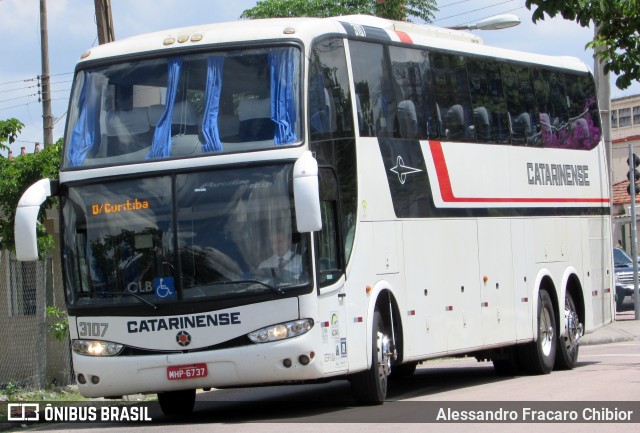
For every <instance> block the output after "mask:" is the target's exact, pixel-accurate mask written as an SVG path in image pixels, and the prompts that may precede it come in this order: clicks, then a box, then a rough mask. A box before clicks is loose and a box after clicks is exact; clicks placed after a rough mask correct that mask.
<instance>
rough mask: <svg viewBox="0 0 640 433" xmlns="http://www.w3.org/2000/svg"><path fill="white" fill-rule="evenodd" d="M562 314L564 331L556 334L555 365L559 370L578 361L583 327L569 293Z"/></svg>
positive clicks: (570, 367)
mask: <svg viewBox="0 0 640 433" xmlns="http://www.w3.org/2000/svg"><path fill="white" fill-rule="evenodd" d="M564 315H565V319H564V333H562V334H561V335H558V350H557V352H556V367H557V368H559V369H561V370H571V369H572V368H573V367H575V366H576V364H577V363H578V350H579V349H580V338H581V337H582V334H583V333H584V327H583V326H582V323H580V318H579V317H578V312H577V310H576V304H575V303H574V302H573V298H572V297H571V294H569V293H567V296H566V297H565V301H564Z"/></svg>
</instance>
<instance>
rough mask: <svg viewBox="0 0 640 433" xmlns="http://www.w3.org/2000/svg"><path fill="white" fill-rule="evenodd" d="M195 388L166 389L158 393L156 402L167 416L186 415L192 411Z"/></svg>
mask: <svg viewBox="0 0 640 433" xmlns="http://www.w3.org/2000/svg"><path fill="white" fill-rule="evenodd" d="M195 401H196V390H195V389H185V390H181V391H167V392H160V393H158V403H160V409H162V413H163V414H165V415H167V416H179V417H184V416H188V415H190V414H191V412H193V405H194V403H195Z"/></svg>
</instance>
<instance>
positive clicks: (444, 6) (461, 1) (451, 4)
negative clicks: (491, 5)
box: [438, 0, 470, 9]
mask: <svg viewBox="0 0 640 433" xmlns="http://www.w3.org/2000/svg"><path fill="white" fill-rule="evenodd" d="M468 1H470V0H460V1H457V2H454V3H449V4H446V5H442V6H438V9H442V8H447V7H449V6H455V5H459V4H460V3H467V2H468Z"/></svg>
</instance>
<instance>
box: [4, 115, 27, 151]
mask: <svg viewBox="0 0 640 433" xmlns="http://www.w3.org/2000/svg"><path fill="white" fill-rule="evenodd" d="M22 128H24V124H23V123H22V122H20V121H19V120H18V119H8V120H0V149H3V150H9V146H8V145H9V144H11V143H13V142H15V141H16V137H17V136H18V134H19V133H20V131H22ZM5 142H7V144H5Z"/></svg>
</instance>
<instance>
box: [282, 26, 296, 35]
mask: <svg viewBox="0 0 640 433" xmlns="http://www.w3.org/2000/svg"><path fill="white" fill-rule="evenodd" d="M295 32H296V29H294V28H293V27H285V28H284V30H283V31H282V33H284V34H285V35H292V34H294V33H295Z"/></svg>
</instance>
